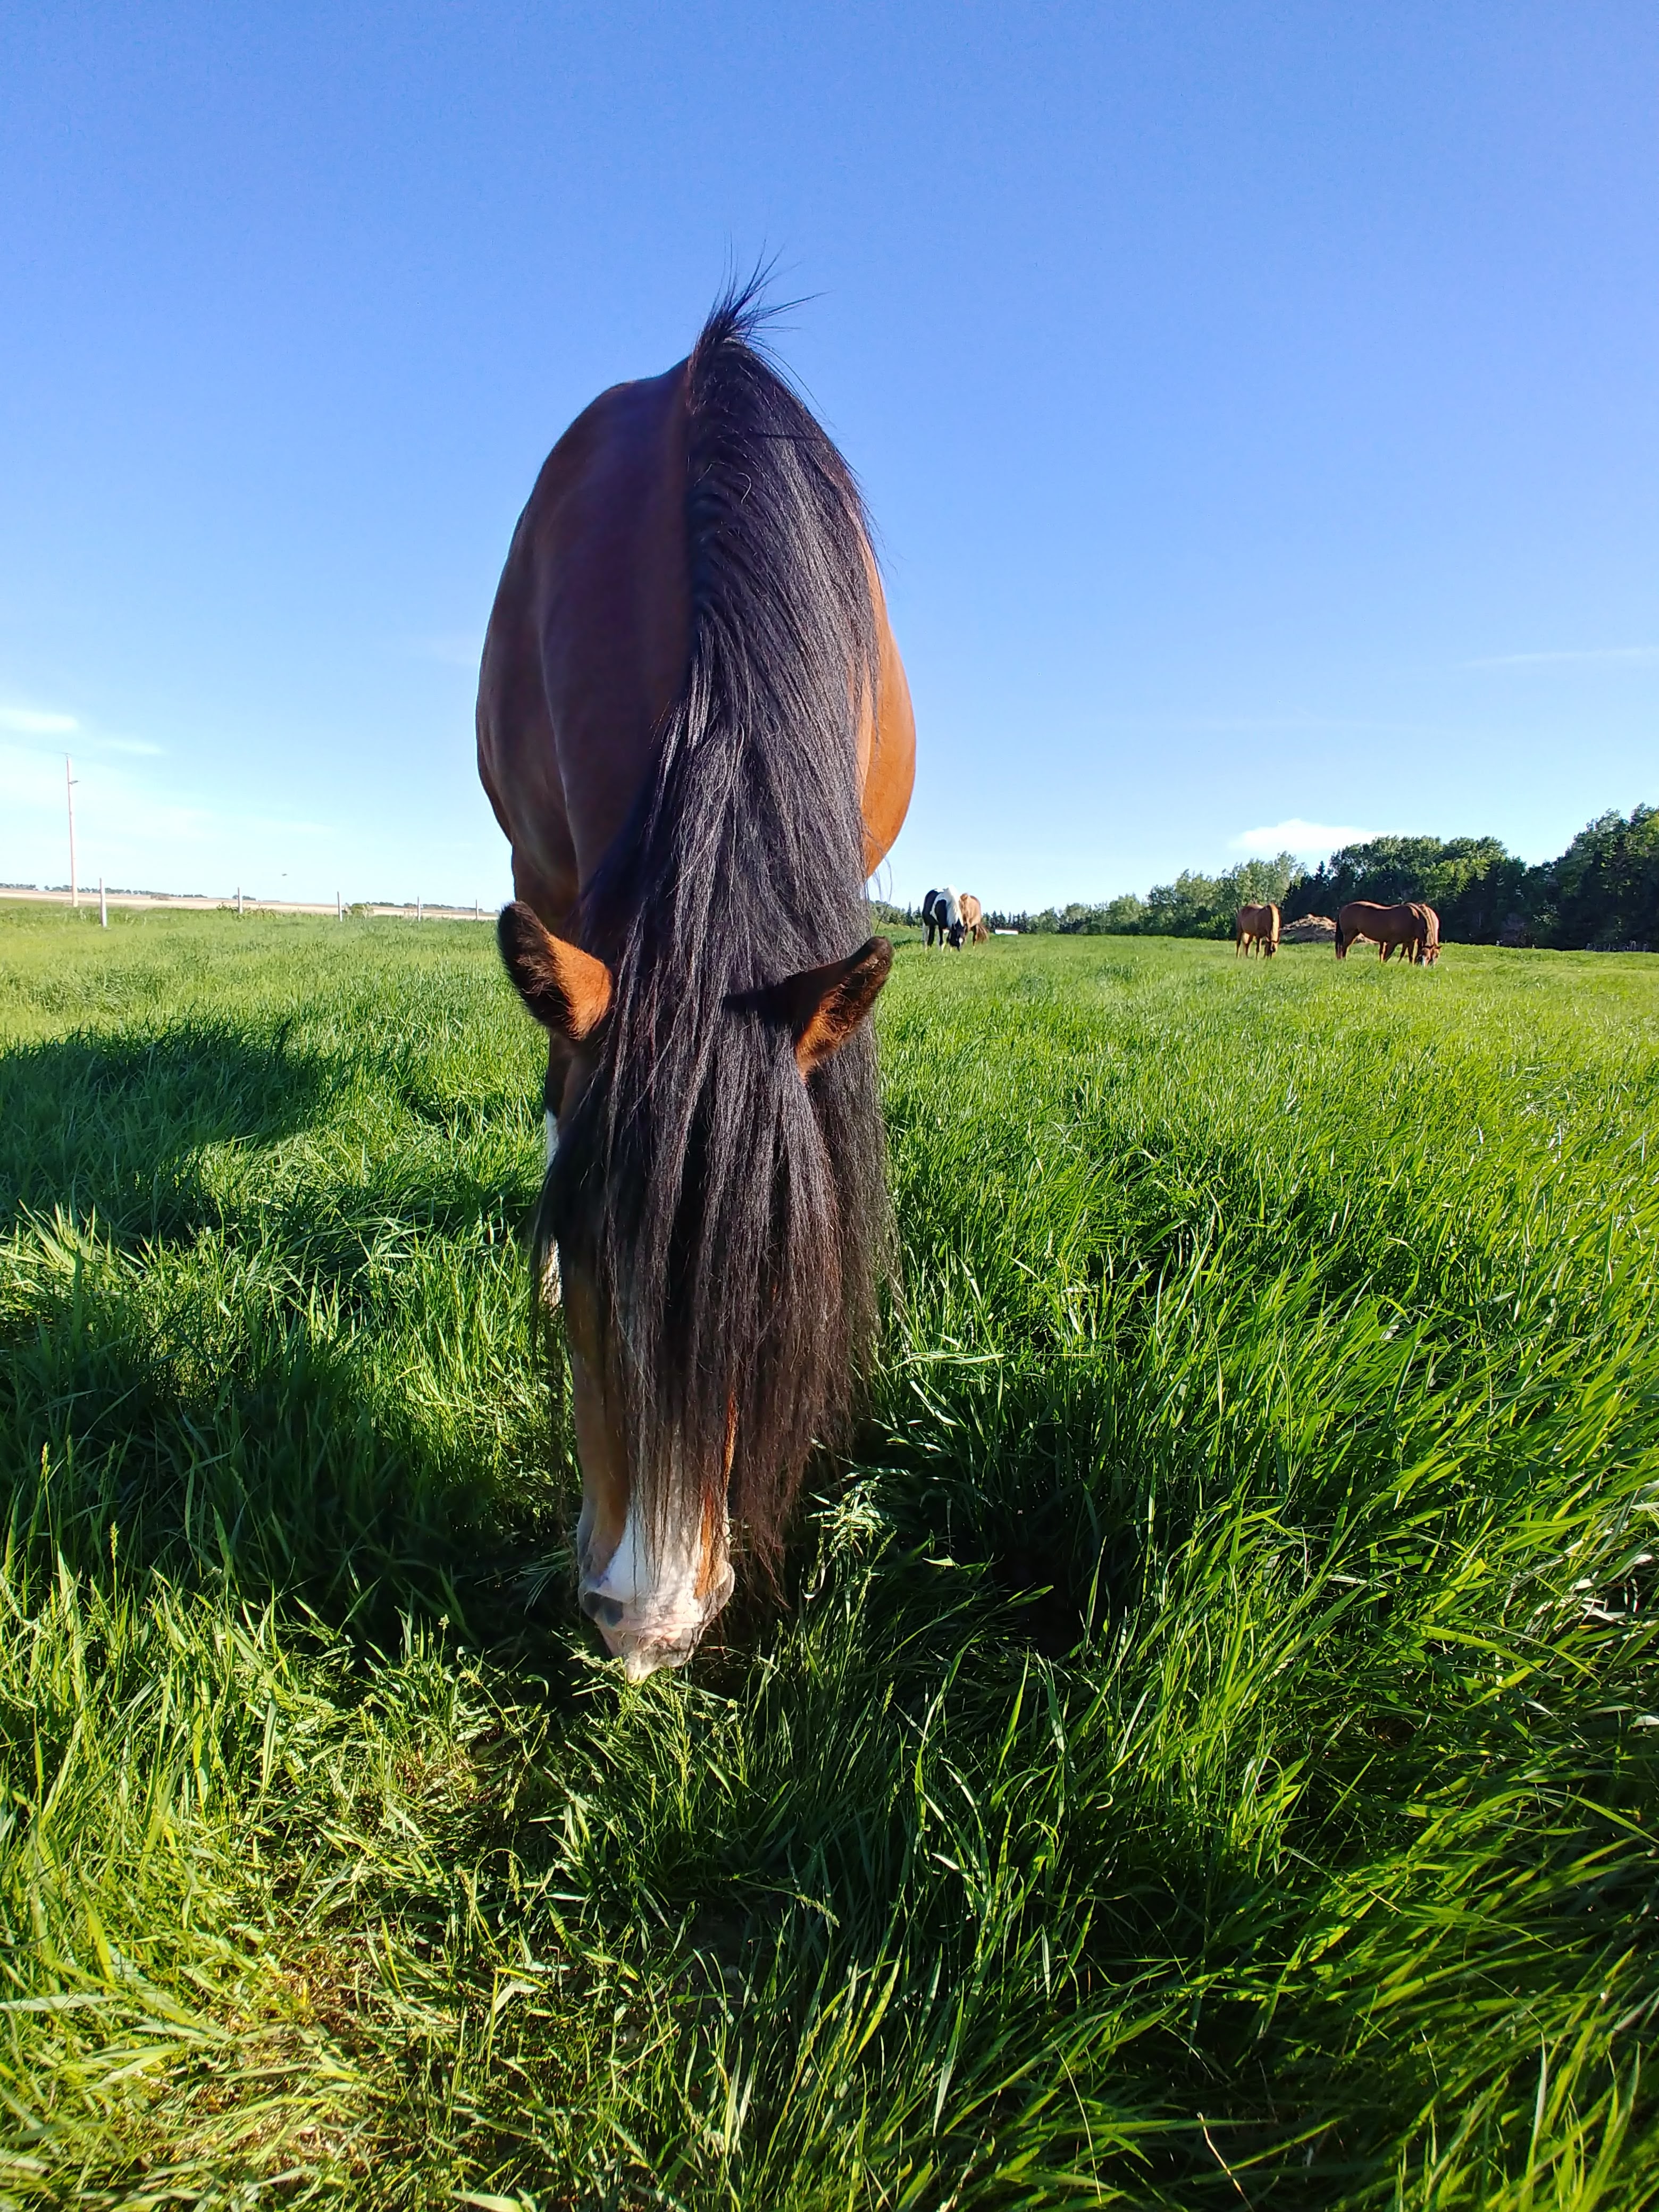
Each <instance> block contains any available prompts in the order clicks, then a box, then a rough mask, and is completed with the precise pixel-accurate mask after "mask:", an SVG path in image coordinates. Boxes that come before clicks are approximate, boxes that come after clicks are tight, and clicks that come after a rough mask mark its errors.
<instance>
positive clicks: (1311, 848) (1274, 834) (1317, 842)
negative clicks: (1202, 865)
mask: <svg viewBox="0 0 1659 2212" xmlns="http://www.w3.org/2000/svg"><path fill="white" fill-rule="evenodd" d="M1376 834H1377V833H1376V830H1375V829H1360V828H1359V826H1358V824H1357V823H1352V822H1304V821H1303V819H1302V818H1301V817H1300V816H1299V815H1292V817H1291V819H1290V820H1289V821H1288V822H1273V823H1268V824H1267V827H1266V828H1265V829H1242V830H1241V831H1240V832H1239V834H1238V836H1237V837H1235V838H1234V839H1233V840H1232V842H1231V847H1230V850H1231V851H1232V852H1235V853H1259V854H1263V855H1264V856H1265V857H1266V858H1267V859H1269V860H1271V859H1272V858H1273V855H1274V854H1276V853H1294V854H1296V855H1297V859H1298V860H1304V859H1306V858H1308V857H1309V856H1310V854H1318V855H1319V857H1320V858H1323V857H1324V855H1325V854H1327V853H1334V852H1335V850H1336V849H1337V848H1338V846H1339V845H1361V844H1364V842H1365V841H1366V840H1367V839H1368V838H1370V837H1375V836H1376Z"/></svg>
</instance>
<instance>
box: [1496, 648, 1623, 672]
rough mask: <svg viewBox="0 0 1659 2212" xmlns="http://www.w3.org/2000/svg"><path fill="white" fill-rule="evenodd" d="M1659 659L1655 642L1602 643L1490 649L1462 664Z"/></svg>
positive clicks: (1515, 665)
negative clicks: (1569, 648)
mask: <svg viewBox="0 0 1659 2212" xmlns="http://www.w3.org/2000/svg"><path fill="white" fill-rule="evenodd" d="M1656 660H1659V645H1602V646H1591V647H1586V648H1585V649H1584V650H1583V651H1582V652H1571V653H1487V654H1486V655H1485V656H1484V657H1483V658H1482V659H1479V660H1466V661H1465V662H1464V664H1463V665H1464V666H1465V667H1466V668H1547V667H1563V666H1565V665H1569V664H1570V663H1577V664H1578V665H1581V666H1583V667H1595V666H1601V667H1604V668H1611V667H1616V666H1618V665H1620V664H1622V665H1626V666H1638V665H1641V664H1642V663H1644V662H1646V661H1656Z"/></svg>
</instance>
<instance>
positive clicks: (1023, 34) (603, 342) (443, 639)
mask: <svg viewBox="0 0 1659 2212" xmlns="http://www.w3.org/2000/svg"><path fill="white" fill-rule="evenodd" d="M0 82H3V83H4V85H5V87H6V92H5V99H4V106H3V121H0V204H3V205H4V206H5V208H6V210H7V218H6V222H5V223H4V225H3V228H0V298H3V301H4V303H5V311H4V313H3V316H0V523H3V527H0V880H21V881H34V880H42V881H45V880H52V881H60V880H62V879H63V878H64V875H65V873H66V867H67V862H66V856H65V853H64V833H63V828H62V778H63V762H62V757H61V756H62V753H63V750H64V748H65V747H68V748H70V749H71V750H73V752H74V755H75V761H76V774H77V775H78V776H79V778H80V780H81V781H80V787H79V790H78V792H77V794H76V795H77V803H78V806H79V816H80V827H81V872H82V876H83V877H84V878H94V877H96V876H97V875H98V874H100V873H102V874H104V875H106V877H108V878H109V879H110V880H111V881H112V882H119V883H123V884H143V885H151V886H159V887H161V888H167V889H173V890H210V891H218V890H228V889H230V888H232V887H234V884H237V883H238V882H240V883H242V884H244V885H246V888H247V889H249V890H253V891H257V892H258V893H260V894H262V895H264V896H322V897H331V896H333V894H334V892H335V891H336V890H343V892H344V893H345V895H346V896H347V897H351V896H384V897H393V898H399V897H412V896H416V894H417V893H418V894H420V895H421V896H424V897H426V898H428V899H429V900H438V899H455V900H466V901H471V900H472V899H474V898H481V899H483V900H485V901H493V900H495V899H496V898H498V897H499V896H502V895H503V894H504V892H505V890H506V886H507V866H506V855H505V850H504V848H503V846H502V844H501V839H500V837H499V835H498V833H497V832H496V830H495V824H494V822H493V819H492V817H490V815H489V810H488V808H487V806H486V805H485V804H484V801H483V797H482V794H481V793H479V791H478V789H477V782H476V777H475V772H474V768H473V762H472V740H471V696H472V689H473V681H474V671H475V667H476V654H477V643H478V640H479V638H480V636H481V635H482V630H483V621H484V617H485V615H486V613H487V611H488V608H489V600H490V597H491V594H492V592H493V591H494V587H495V579H496V576H497V574H498V573H499V570H500V565H501V559H502V556H503V554H504V552H505V550H506V546H507V538H508V536H509V533H510V532H511V529H512V526H513V519H514V517H515V515H516V513H517V512H518V509H519V507H520V505H521V504H522V502H523V501H524V498H525V496H526V493H527V492H528V489H529V487H530V484H531V483H532V479H533V477H534V475H535V471H536V469H537V467H538V465H539V463H540V461H541V459H542V457H543V455H544V453H545V452H546V450H547V448H548V447H550V445H551V443H552V442H553V441H554V439H555V438H556V436H557V435H558V433H559V432H560V431H561V430H562V428H563V427H564V425H565V423H566V422H568V420H569V419H570V417H571V416H573V415H574V414H575V413H576V412H577V411H578V410H580V407H581V406H583V405H584V404H586V401H587V400H588V399H589V398H591V397H592V395H593V393H594V392H598V391H599V389H601V388H602V387H603V386H605V385H606V384H609V383H611V382H614V381H615V380H617V379H619V378H623V377H627V376H632V375H641V374H652V373H654V372H655V371H656V370H658V369H659V368H664V367H665V366H667V365H668V364H669V363H670V362H672V361H673V360H675V359H677V358H678V356H680V355H682V354H683V353H684V350H685V349H686V347H687V345H688V343H690V338H691V337H692V336H693V334H694V333H695V331H696V325H697V323H698V320H699V319H700V317H701V315H702V311H703V310H704V308H705V307H706V306H707V305H708V301H709V300H710V298H711V296H712V295H713V294H714V291H715V290H716V289H717V288H718V286H719V284H720V280H721V277H722V275H723V273H724V270H725V269H726V266H727V264H728V263H729V262H730V261H732V260H735V261H737V262H738V263H742V264H745V265H746V264H748V262H749V261H750V260H751V259H752V258H754V257H755V256H756V255H757V254H759V253H761V252H775V253H776V254H777V255H778V256H779V257H780V258H781V265H782V270H783V272H784V287H785V289H786V290H787V291H793V292H799V293H810V294H812V295H816V296H814V297H813V298H812V299H811V301H810V303H809V304H807V305H805V307H802V308H801V309H800V310H799V313H796V314H795V315H793V317H792V318H790V326H789V327H788V329H787V331H785V332H784V334H783V337H782V341H781V343H782V345H783V348H784V350H785V352H786V354H787V358H788V360H789V361H790V362H791V363H792V364H793V368H795V370H796V372H797V374H799V378H800V379H801V380H802V381H803V383H804V384H805V387H806V388H807V390H808V392H809V393H810V395H811V398H812V399H813V401H814V403H815V404H816V405H817V408H818V410H819V411H820V413H821V414H822V415H823V417H824V419H825V421H826V422H828V423H829V427H830V428H831V429H832V430H833V432H834V433H835V435H836V436H837V437H838V439H839V440H840V441H841V442H842V446H843V447H844V449H845V451H846V452H847V453H848V457H849V459H851V460H852V462H853V464H854V466H855V468H856V469H857V470H858V471H859V473H860V477H862V479H863V482H864V483H865V486H866V491H867V493H868V495H869V499H870V502H871V505H872V509H873V512H874V513H875V516H876V519H877V521H878V525H879V528H880V532H881V550H882V554H883V558H884V565H885V568H886V572H887V575H888V580H889V587H890V599H891V602H892V608H893V615H894V621H895V625H896V629H897V631H898V635H899V638H900V642H901V645H902V648H903V651H904V653H905V657H906V660H907V664H908V668H909V671H910V676H911V682H912V687H913V690H914V692H915V701H916V707H917V714H918V722H919V729H920V736H921V772H920V776H919V781H918V787H917V793H916V800H915V807H914V809H913V811H912V815H911V819H910V823H909V824H908V826H907V829H906V831H905V834H904V836H903V837H902V840H901V842H900V844H899V847H898V848H897V850H896V854H895V855H894V859H893V861H892V863H891V866H890V877H889V881H890V886H891V888H892V890H894V891H895V892H896V894H898V895H899V896H910V897H914V896H919V895H920V893H921V891H922V890H925V889H926V888H927V885H928V884H930V883H933V882H936V881H939V880H940V879H942V878H949V879H951V880H952V881H954V882H956V883H957V884H962V885H963V886H965V887H969V888H972V889H975V890H978V891H979V892H980V894H981V896H982V897H984V898H985V900H986V901H987V903H993V904H999V905H1015V906H1018V905H1028V904H1041V903H1044V902H1047V901H1048V900H1050V899H1060V900H1064V899H1068V898H1092V897H1101V896H1109V895H1110V894H1112V893H1114V892H1116V891H1119V890H1126V889H1142V890H1144V889H1145V888H1146V885H1147V884H1149V883H1152V882H1153V881H1157V880H1162V879H1167V878H1169V877H1170V876H1172V875H1173V874H1174V873H1175V872H1176V871H1177V870H1178V869H1179V868H1181V867H1182V866H1196V867H1211V868H1213V867H1218V866H1225V865H1227V864H1228V862H1229V861H1230V860H1233V859H1235V858H1237V856H1238V854H1239V853H1240V852H1241V851H1243V850H1245V849H1249V839H1250V838H1251V836H1252V833H1256V842H1257V843H1258V844H1262V843H1265V844H1266V845H1267V846H1269V847H1272V846H1273V845H1275V844H1276V843H1277V842H1279V840H1278V837H1277V836H1275V835H1273V834H1271V833H1273V832H1274V831H1275V830H1276V829H1277V826H1278V825H1279V824H1281V823H1285V822H1290V821H1297V822H1300V823H1304V825H1306V826H1305V827H1304V829H1302V830H1300V831H1298V832H1297V833H1295V834H1296V836H1297V837H1298V838H1299V839H1300V840H1301V841H1302V842H1304V843H1306V844H1307V845H1308V846H1309V847H1310V848H1313V849H1320V848H1322V845H1323V844H1324V843H1326V842H1329V840H1328V836H1326V834H1325V833H1327V832H1334V831H1337V830H1341V829H1372V830H1381V829H1402V830H1415V829H1428V830H1434V831H1437V832H1439V833H1441V834H1446V835H1449V834H1452V833H1454V832H1458V831H1492V832H1494V833H1495V834H1497V835H1498V836H1501V837H1503V838H1504V839H1505V840H1506V841H1507V842H1509V843H1510V845H1511V846H1513V847H1514V848H1516V849H1518V850H1520V851H1521V852H1522V853H1524V854H1527V855H1528V856H1529V857H1541V856H1543V855H1544V854H1548V853H1551V852H1554V851H1557V850H1559V848H1560V847H1561V846H1562V845H1563V844H1564V843H1565V841H1566V839H1567V838H1568V837H1569V836H1571V833H1572V832H1573V830H1574V829H1577V827H1578V826H1579V825H1580V824H1581V823H1583V821H1585V820H1586V819H1587V818H1588V817H1590V816H1591V815H1593V814H1595V813H1597V812H1600V811H1602V810H1603V809H1605V808H1607V807H1608V806H1618V807H1620V808H1621V809H1626V808H1628V807H1629V806H1630V805H1632V804H1633V803H1635V802H1636V801H1637V800H1638V799H1648V800H1655V799H1659V748H1656V743H1655V740H1656V736H1659V605H1656V596H1659V591H1656V587H1659V466H1656V464H1659V129H1656V123H1655V118H1656V97H1655V95H1656V92H1659V14H1656V12H1655V10H1654V9H1652V7H1651V6H1650V4H1647V0H1641V4H1620V0H1589V4H1586V5H1583V6H1580V7H1572V8H1568V7H1563V6H1562V5H1560V4H1559V0H1549V4H1547V5H1539V4H1531V0H1506V3H1505V4H1504V5H1503V6H1501V7H1500V6H1495V5H1493V4H1492V0H1475V3H1474V4H1470V3H1469V0H1433V4H1431V5H1419V4H1413V0H1389V4H1388V5H1387V6H1381V5H1371V6H1346V5H1342V4H1340V0H1310V4H1294V0H1292V3H1291V4H1276V5H1267V4H1262V3H1261V0H1138V4H1130V5H1114V4H1109V0H1093V4H1090V5H1066V6H1043V5H1032V4H1027V5H1024V6H1022V7H1020V8H1018V9H1016V8H1012V7H1007V6H1002V7H996V8H992V7H987V6H980V5H974V4H952V5H944V4H937V5H935V4H931V0H930V3H929V4H905V0H898V4H893V0H888V3H887V4H884V5H881V6H873V5H866V4H862V0H843V4H837V5H835V6H833V7H831V6H824V5H814V6H799V5H791V4H787V0H781V4H780V3H779V0H770V4H767V5H765V6H760V5H728V6H720V7H708V6H699V5H696V4H682V5H679V6H677V7H672V8H668V7H649V6H641V5H635V4H629V0H608V4H606V5H605V6H604V7H603V8H597V7H592V8H589V7H583V8H568V7H559V6H543V7H538V8H534V9H530V8H522V7H513V6H509V5H491V6H481V5H475V4H470V0H457V4H453V5H447V6H442V7H439V6H431V5H422V4H410V5H406V6H403V7H399V8H396V9H392V8H377V7H373V6H367V5H352V4H350V3H349V0H344V4H341V0H334V4H331V5H330V6H328V7H310V6H307V5H303V4H295V0H283V5H282V6H280V7H276V6H264V7H261V6H258V5H255V6H249V7H245V8H238V9H224V8H222V7H215V8H211V9H210V8H207V7H183V6H155V5H152V6H145V5H143V4H142V0H140V4H135V5H126V6H121V7H116V6H113V5H98V4H92V5H87V6H82V7H77V8H76V9H64V8H61V7H50V6H44V5H40V4H31V0H15V4H14V5H13V6H11V7H10V8H9V9H7V10H5V11H4V14H3V17H0Z"/></svg>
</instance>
